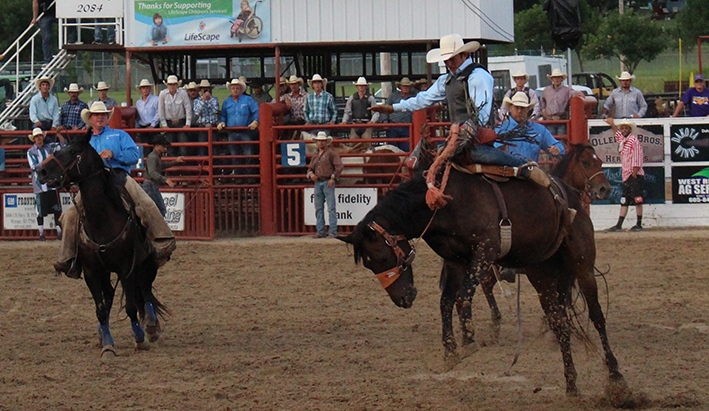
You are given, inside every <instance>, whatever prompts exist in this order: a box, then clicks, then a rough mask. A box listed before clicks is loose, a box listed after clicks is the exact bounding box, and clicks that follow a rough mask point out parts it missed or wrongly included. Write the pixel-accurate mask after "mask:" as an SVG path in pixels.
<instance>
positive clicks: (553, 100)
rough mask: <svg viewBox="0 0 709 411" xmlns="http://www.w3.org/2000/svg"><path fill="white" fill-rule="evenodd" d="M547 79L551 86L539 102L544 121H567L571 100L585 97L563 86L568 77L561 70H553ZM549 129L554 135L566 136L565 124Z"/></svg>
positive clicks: (545, 89)
mask: <svg viewBox="0 0 709 411" xmlns="http://www.w3.org/2000/svg"><path fill="white" fill-rule="evenodd" d="M547 77H548V78H549V80H551V84H550V85H548V86H546V87H544V92H543V93H542V98H541V99H540V100H539V104H540V106H541V107H542V116H543V117H544V120H566V119H568V118H569V107H570V102H571V99H572V98H573V97H574V96H580V97H583V93H581V92H580V91H574V89H573V88H571V87H569V86H565V85H563V84H561V83H563V81H564V80H565V79H566V77H567V75H566V74H565V73H562V72H561V70H559V69H554V70H552V72H551V74H547ZM547 128H548V129H549V131H550V132H551V133H552V134H554V135H559V134H566V125H565V124H551V125H548V126H547Z"/></svg>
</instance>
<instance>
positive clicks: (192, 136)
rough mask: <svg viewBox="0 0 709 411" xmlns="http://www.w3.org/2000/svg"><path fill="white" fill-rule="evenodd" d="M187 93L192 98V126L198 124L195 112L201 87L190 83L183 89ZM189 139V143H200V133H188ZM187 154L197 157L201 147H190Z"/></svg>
mask: <svg viewBox="0 0 709 411" xmlns="http://www.w3.org/2000/svg"><path fill="white" fill-rule="evenodd" d="M183 88H184V89H185V91H186V92H187V96H188V97H189V98H190V107H192V110H191V111H190V114H191V115H192V124H193V125H194V124H197V113H195V112H194V102H195V101H197V100H198V99H199V87H198V86H197V83H195V82H194V81H190V82H189V83H188V84H187V85H186V86H184V87H183ZM187 139H188V141H189V142H192V143H194V142H196V141H199V133H196V132H189V133H187ZM185 150H186V152H187V153H189V155H191V156H196V155H198V154H199V151H200V150H199V147H188V148H186V149H185Z"/></svg>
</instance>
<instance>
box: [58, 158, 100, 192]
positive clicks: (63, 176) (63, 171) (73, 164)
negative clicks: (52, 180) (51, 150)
mask: <svg viewBox="0 0 709 411" xmlns="http://www.w3.org/2000/svg"><path fill="white" fill-rule="evenodd" d="M86 150H87V149H84V151H82V152H81V153H79V154H78V155H77V156H76V157H74V158H73V159H72V160H71V161H70V162H69V164H67V165H66V166H65V165H64V164H62V163H60V162H59V160H57V158H56V157H55V156H54V154H52V155H51V156H49V157H47V160H46V164H49V163H51V162H54V163H56V165H57V167H59V169H60V170H61V174H59V186H57V188H63V187H65V186H66V182H65V181H64V180H65V179H66V176H67V174H68V173H69V171H70V170H71V169H73V168H75V167H76V171H77V172H78V173H79V175H81V169H80V168H79V165H80V164H81V158H82V155H83V154H84V153H85V152H86ZM103 170H104V168H103V167H102V168H100V169H99V170H98V171H96V172H95V173H93V174H91V175H88V176H86V177H84V178H82V179H80V180H78V181H75V182H74V183H75V184H79V183H81V182H82V181H85V180H88V179H89V178H91V177H94V176H95V175H97V174H99V173H100V172H102V171H103Z"/></svg>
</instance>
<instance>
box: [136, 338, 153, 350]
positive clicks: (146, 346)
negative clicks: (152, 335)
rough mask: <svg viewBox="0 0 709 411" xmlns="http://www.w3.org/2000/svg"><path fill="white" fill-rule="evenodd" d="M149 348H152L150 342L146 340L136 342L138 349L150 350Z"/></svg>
mask: <svg viewBox="0 0 709 411" xmlns="http://www.w3.org/2000/svg"><path fill="white" fill-rule="evenodd" d="M149 349H150V343H148V342H147V341H145V340H143V341H141V342H137V343H135V350H136V351H148V350H149Z"/></svg>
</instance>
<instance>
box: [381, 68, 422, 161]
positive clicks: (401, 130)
mask: <svg viewBox="0 0 709 411" xmlns="http://www.w3.org/2000/svg"><path fill="white" fill-rule="evenodd" d="M414 84H415V83H414V82H412V81H411V80H410V79H409V78H408V77H404V78H402V79H401V81H397V82H396V90H394V91H393V92H392V93H391V94H390V95H389V97H387V100H386V104H388V105H394V104H396V103H398V102H400V101H401V100H406V99H408V98H409V97H412V96H414V95H415V93H412V87H413V85H414ZM413 119H414V116H413V113H412V112H410V111H397V112H394V113H391V114H389V122H390V123H411V122H413V121H414V120H413ZM387 138H409V127H392V128H390V129H388V130H387ZM390 144H391V145H394V146H396V147H399V148H400V149H401V150H403V151H406V152H408V151H409V148H410V145H409V143H408V142H391V143H390Z"/></svg>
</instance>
